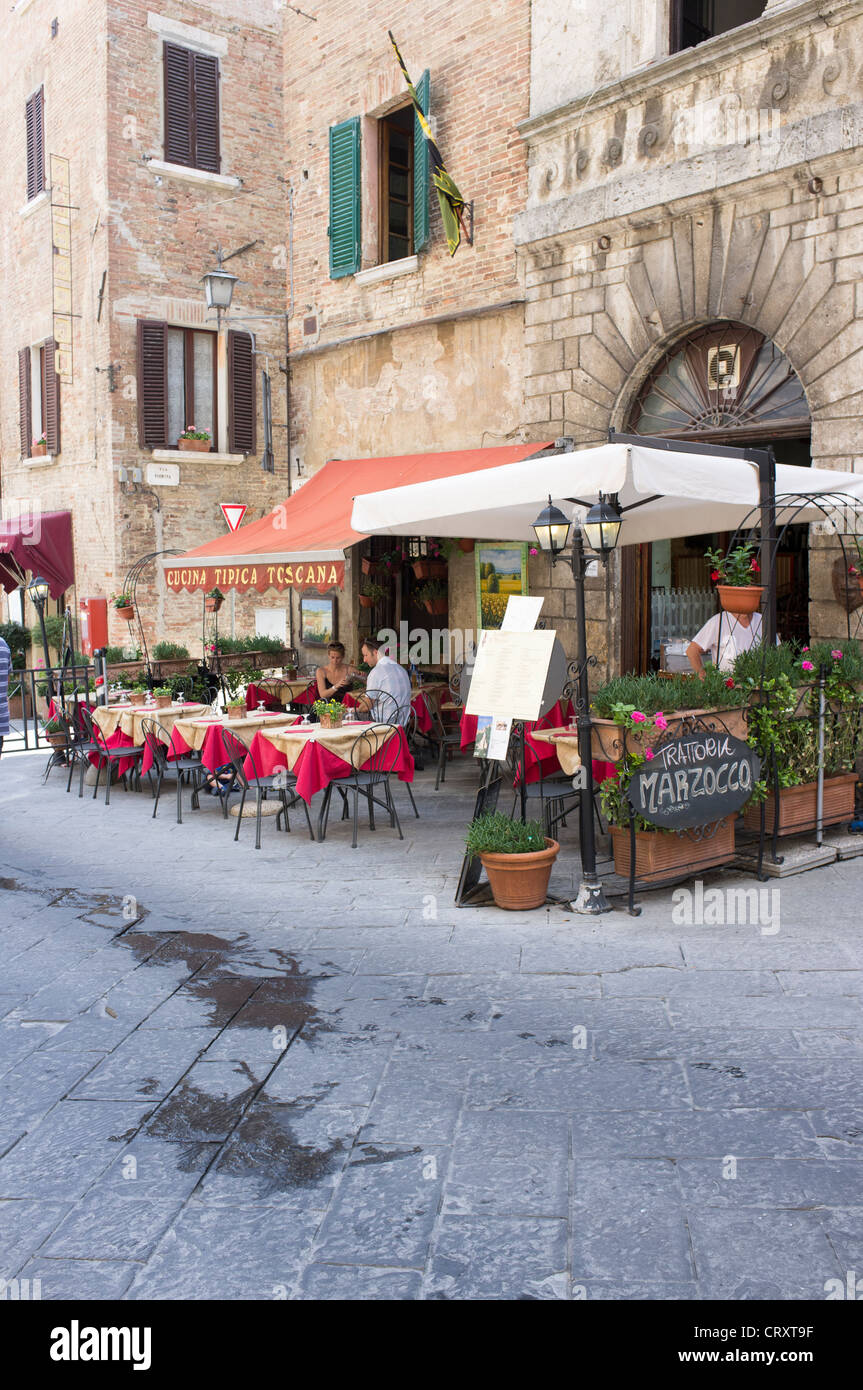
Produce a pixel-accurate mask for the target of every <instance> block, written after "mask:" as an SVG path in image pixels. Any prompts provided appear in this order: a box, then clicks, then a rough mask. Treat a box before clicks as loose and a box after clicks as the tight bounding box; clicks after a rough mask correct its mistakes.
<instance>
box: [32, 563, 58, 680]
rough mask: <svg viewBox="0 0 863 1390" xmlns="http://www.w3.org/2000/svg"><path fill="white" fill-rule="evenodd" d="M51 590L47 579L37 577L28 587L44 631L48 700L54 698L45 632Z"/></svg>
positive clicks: (43, 646)
mask: <svg viewBox="0 0 863 1390" xmlns="http://www.w3.org/2000/svg"><path fill="white" fill-rule="evenodd" d="M50 592H51V590H50V588H49V585H48V581H47V579H42V578H41V577H40V576H39V575H36V576H35V577H34V578H33V579H31V580H30V583H29V584H28V585H27V595H28V597H29V599H30V602H31V603H32V604H33V607H34V608H35V609H36V612H37V613H38V614H39V626H40V628H41V629H42V650H43V651H44V653H45V673H46V675H47V677H48V699H49V701H50V700H53V698H54V676H53V673H52V670H51V657H50V655H49V653H48V633H47V632H46V630H45V604H46V602H47V600H48V595H49V594H50Z"/></svg>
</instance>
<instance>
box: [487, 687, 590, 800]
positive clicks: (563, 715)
mask: <svg viewBox="0 0 863 1390" xmlns="http://www.w3.org/2000/svg"><path fill="white" fill-rule="evenodd" d="M571 709H572V706H571V704H570V702H569V701H568V700H567V702H566V704H564V702H563V700H558V702H557V704H556V705H555V706H554V708H553V709H550V710H549V712H548V714H544V715H543V717H542V719H536V720H534V719H526V720H525V722H524V727H525V732H526V733H527V734H528V735H529V733H530V730H531V729H533V728H536V729H560V728H562V727H563V726H564V725H565V724H568V723H569V719H570V713H571ZM460 728H461V748H462V752H464V750H465V748H470V746H471V744H472V743H475V742H476V715H475V714H468V713H467V711H466V710H465V712H464V713H463V714H462V717H461V724H460ZM531 748H533V749H534V750H535V751H536V753H537V754H538V755H539V757H540V758H542V760H543V762H546V761H548V758H549V756H551V758H552V760H554V761H555V762H556V761H557V754H556V753H555V751H554V749H553V747H552V746H551V744H550V743H534V742H532V741H531ZM529 762H530V763H534V759H533V758H531V759H529ZM528 774H530V768H528ZM538 776H539V772H538V771H537V772H536V774H535V776H530V775H528V779H527V780H528V782H533V781H535V780H536V778H537V777H538Z"/></svg>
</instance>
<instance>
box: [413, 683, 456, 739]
mask: <svg viewBox="0 0 863 1390" xmlns="http://www.w3.org/2000/svg"><path fill="white" fill-rule="evenodd" d="M448 688H449V687H448V686H447V683H446V681H429V682H428V684H427V685H420V686H415V687H414V689H413V690H412V691H411V709H412V710H413V712H414V714H415V715H416V717H417V729H418V731H419V732H420V733H421V734H430V733H431V731H432V729H433V728H434V721H433V720H432V717H431V711H430V709H429V707H428V703H427V699H428V696H429V695H434V694H435V693H436V692H437V691H438V690H447V689H448ZM440 708H441V709H442V708H443V706H442V705H441V706H440Z"/></svg>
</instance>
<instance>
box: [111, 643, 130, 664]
mask: <svg viewBox="0 0 863 1390" xmlns="http://www.w3.org/2000/svg"><path fill="white" fill-rule="evenodd" d="M133 659H134V658H132V657H127V656H126V653H125V651H124V650H123V648H122V647H106V648H105V660H106V661H107V662H108V664H109V666H116V665H118V664H119V663H120V662H122V661H132V660H133Z"/></svg>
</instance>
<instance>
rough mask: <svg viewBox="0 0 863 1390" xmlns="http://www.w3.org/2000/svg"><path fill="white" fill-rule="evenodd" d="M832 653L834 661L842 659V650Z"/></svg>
mask: <svg viewBox="0 0 863 1390" xmlns="http://www.w3.org/2000/svg"><path fill="white" fill-rule="evenodd" d="M830 655H831V656H832V658H833V660H834V661H841V660H842V653H841V652H831V653H830Z"/></svg>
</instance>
